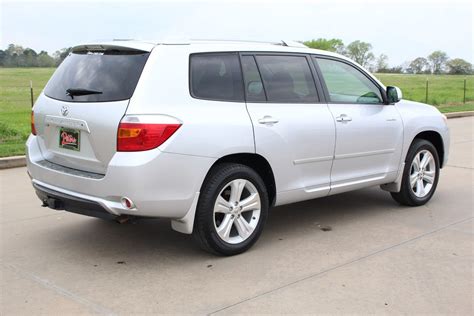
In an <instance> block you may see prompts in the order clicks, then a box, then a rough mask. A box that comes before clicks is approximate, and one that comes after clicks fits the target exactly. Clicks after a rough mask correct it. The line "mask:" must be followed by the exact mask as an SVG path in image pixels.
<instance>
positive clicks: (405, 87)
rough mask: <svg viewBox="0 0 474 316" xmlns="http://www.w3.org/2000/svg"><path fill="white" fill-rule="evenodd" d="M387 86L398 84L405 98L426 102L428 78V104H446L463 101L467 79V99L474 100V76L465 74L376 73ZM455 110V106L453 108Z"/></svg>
mask: <svg viewBox="0 0 474 316" xmlns="http://www.w3.org/2000/svg"><path fill="white" fill-rule="evenodd" d="M375 76H376V77H377V78H378V79H379V80H380V81H382V82H383V84H384V85H386V86H397V87H399V88H400V89H401V90H402V92H403V98H404V99H408V100H413V101H418V102H423V103H425V102H426V81H427V80H428V102H426V103H428V104H431V105H436V106H438V105H445V104H450V103H462V101H463V94H464V79H466V80H467V81H466V101H472V102H474V76H472V75H471V76H464V75H442V76H439V75H405V74H375ZM453 110H454V108H453Z"/></svg>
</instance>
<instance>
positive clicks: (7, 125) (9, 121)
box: [0, 68, 474, 157]
mask: <svg viewBox="0 0 474 316" xmlns="http://www.w3.org/2000/svg"><path fill="white" fill-rule="evenodd" d="M53 72H54V68H0V157H6V156H13V155H22V154H24V152H25V149H24V144H25V141H26V139H27V138H28V135H29V133H30V111H31V104H30V89H29V86H30V80H31V81H32V82H33V88H34V94H35V96H38V94H39V93H40V91H41V90H43V88H44V85H45V84H46V82H47V81H48V79H49V77H51V75H52V74H53ZM377 77H378V78H379V79H380V80H381V81H382V82H383V83H384V84H385V85H395V86H398V87H400V89H402V91H403V96H404V98H405V99H409V100H414V101H420V102H425V85H426V79H428V81H429V97H428V103H430V104H433V105H436V106H437V107H438V108H439V109H440V111H442V112H456V111H472V110H474V76H467V77H466V76H446V75H445V76H433V75H403V74H402V75H400V74H378V75H377ZM464 78H467V94H466V99H467V101H468V102H467V103H466V104H463V103H462V100H463V85H464V82H463V81H464Z"/></svg>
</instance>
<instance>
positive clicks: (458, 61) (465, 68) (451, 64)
mask: <svg viewBox="0 0 474 316" xmlns="http://www.w3.org/2000/svg"><path fill="white" fill-rule="evenodd" d="M446 66H447V68H448V72H449V73H450V74H461V75H468V74H471V73H472V64H471V63H470V62H468V61H465V60H464V59H462V58H454V59H451V60H449V61H448V62H447V63H446Z"/></svg>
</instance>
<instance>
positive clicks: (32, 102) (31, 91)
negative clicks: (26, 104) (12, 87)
mask: <svg viewBox="0 0 474 316" xmlns="http://www.w3.org/2000/svg"><path fill="white" fill-rule="evenodd" d="M30 97H31V108H33V104H34V98H33V81H31V80H30Z"/></svg>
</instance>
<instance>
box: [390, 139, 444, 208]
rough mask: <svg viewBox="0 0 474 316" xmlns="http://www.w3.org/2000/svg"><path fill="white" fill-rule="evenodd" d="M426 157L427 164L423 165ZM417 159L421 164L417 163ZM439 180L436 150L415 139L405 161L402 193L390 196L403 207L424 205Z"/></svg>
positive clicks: (422, 140)
mask: <svg viewBox="0 0 474 316" xmlns="http://www.w3.org/2000/svg"><path fill="white" fill-rule="evenodd" d="M425 157H426V159H427V160H426V161H427V163H426V164H424V163H423V159H425ZM415 158H417V161H419V163H417V162H416V161H415ZM416 165H418V167H417V166H416ZM417 168H418V170H417ZM433 173H434V174H433ZM438 179H439V157H438V152H437V150H436V148H435V147H434V146H433V144H432V143H430V142H429V141H427V140H424V139H415V140H414V141H413V143H412V145H411V147H410V149H409V150H408V153H407V157H406V159H405V168H404V169H403V176H402V185H401V189H400V192H391V193H390V194H391V195H392V197H393V199H394V200H395V201H397V202H398V203H400V204H402V205H407V206H420V205H424V204H425V203H426V202H428V201H429V200H430V199H431V197H432V196H433V194H434V192H435V191H436V187H437V185H438ZM412 184H413V185H412ZM420 185H421V186H423V188H422V187H421V186H420Z"/></svg>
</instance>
